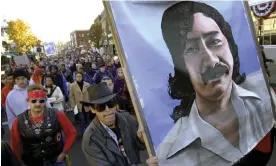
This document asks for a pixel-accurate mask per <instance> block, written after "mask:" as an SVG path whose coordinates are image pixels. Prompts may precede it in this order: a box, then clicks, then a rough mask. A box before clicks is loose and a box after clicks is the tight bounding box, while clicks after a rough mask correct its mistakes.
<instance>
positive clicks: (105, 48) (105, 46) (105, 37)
mask: <svg viewBox="0 0 276 166" xmlns="http://www.w3.org/2000/svg"><path fill="white" fill-rule="evenodd" d="M96 22H100V23H101V26H102V30H103V34H102V40H101V48H100V52H101V53H102V54H110V55H115V54H117V52H116V48H115V44H114V41H113V36H112V33H111V26H110V24H109V22H108V19H107V17H106V13H105V11H102V13H101V14H100V15H99V16H98V17H97V18H96V19H95V20H94V23H96Z"/></svg>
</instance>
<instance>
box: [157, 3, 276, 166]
mask: <svg viewBox="0 0 276 166" xmlns="http://www.w3.org/2000/svg"><path fill="white" fill-rule="evenodd" d="M161 28H162V34H163V38H164V40H165V42H166V44H167V46H168V49H169V51H170V53H171V56H172V59H173V62H174V70H175V75H174V76H173V77H172V76H171V75H170V77H169V89H170V90H169V93H170V96H171V97H172V98H174V99H179V100H181V103H180V105H179V106H177V108H176V109H175V112H174V113H173V115H172V117H173V118H175V119H174V120H175V121H176V124H175V126H174V127H173V128H172V129H171V131H170V132H169V134H168V135H167V137H166V138H165V140H164V141H163V143H161V145H160V146H159V149H158V150H157V153H158V157H159V158H161V159H166V160H168V161H171V162H168V161H167V162H166V163H167V164H170V163H171V164H172V163H174V164H173V165H177V164H175V163H178V164H179V165H202V164H203V163H205V164H206V165H220V166H221V165H227V164H228V165H231V164H233V163H235V162H236V161H238V160H239V159H240V158H242V157H243V156H244V155H246V154H247V153H248V152H249V151H250V150H252V149H253V148H254V146H256V144H257V143H258V142H259V141H260V140H261V139H262V138H263V137H264V136H265V134H266V133H267V132H268V131H269V129H271V127H272V124H273V120H272V119H271V117H273V113H272V108H271V105H270V102H271V101H270V99H269V95H268V93H267V89H266V85H265V82H264V80H263V75H262V72H261V71H258V72H255V73H252V74H250V75H245V74H244V73H241V72H240V64H239V55H238V46H237V45H236V44H235V41H234V39H233V36H232V32H231V27H230V25H229V24H228V23H227V22H226V21H225V20H224V18H223V16H222V15H221V14H220V13H219V12H218V11H217V10H216V9H214V8H212V7H211V6H208V5H206V4H204V3H199V2H179V3H177V4H175V5H173V6H171V7H169V8H168V9H167V10H166V11H165V12H164V14H163V17H162V23H161ZM178 118H179V119H178ZM161 164H162V162H161Z"/></svg>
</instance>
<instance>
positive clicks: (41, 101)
mask: <svg viewBox="0 0 276 166" xmlns="http://www.w3.org/2000/svg"><path fill="white" fill-rule="evenodd" d="M45 101H46V100H45V99H40V100H36V99H34V100H31V103H33V104H35V103H37V102H39V103H40V104H42V103H45Z"/></svg>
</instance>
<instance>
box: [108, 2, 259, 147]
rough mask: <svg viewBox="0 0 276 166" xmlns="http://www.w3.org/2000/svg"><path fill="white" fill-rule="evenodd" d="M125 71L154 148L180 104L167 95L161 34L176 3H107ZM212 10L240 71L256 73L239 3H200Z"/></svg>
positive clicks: (169, 69)
mask: <svg viewBox="0 0 276 166" xmlns="http://www.w3.org/2000/svg"><path fill="white" fill-rule="evenodd" d="M109 3H110V5H111V9H112V14H113V17H114V21H115V26H116V28H117V32H118V34H119V37H120V40H121V43H122V46H123V51H124V53H125V56H126V59H127V63H128V68H129V72H130V75H131V76H132V79H133V80H134V82H135V86H136V91H137V93H138V97H139V98H140V103H141V105H142V108H143V113H144V115H145V119H146V122H147V124H148V127H149V131H150V134H151V137H152V140H153V144H154V147H155V148H156V147H157V146H158V145H159V144H160V143H161V141H162V140H163V138H164V137H165V136H166V135H167V133H168V131H169V130H170V129H171V127H172V126H173V120H172V119H171V118H170V114H171V112H172V110H173V108H174V107H175V106H176V105H178V104H179V102H180V101H178V100H172V99H171V98H170V96H169V95H168V92H167V89H168V88H167V86H168V76H169V73H172V75H174V73H173V71H174V70H173V63H172V59H171V55H170V53H169V50H168V48H167V46H166V44H165V42H164V41H163V38H162V34H161V18H162V14H163V12H164V10H165V9H167V8H168V7H169V6H171V5H172V4H174V3H177V2H172V1H170V2H164V1H162V2H131V1H120V2H118V1H110V2H109ZM204 3H206V4H208V5H210V6H213V7H214V8H216V9H217V10H218V11H219V12H220V13H221V14H222V15H223V16H224V18H225V20H226V21H227V22H229V24H230V25H231V27H232V32H233V35H234V39H235V42H236V44H237V45H238V48H239V57H240V63H241V68H240V70H241V72H245V73H246V74H250V73H253V72H256V71H258V70H260V65H259V60H258V56H257V51H256V47H255V43H254V39H253V36H252V34H251V31H250V25H249V23H248V20H247V15H246V13H245V9H244V7H243V3H242V2H241V1H232V2H230V1H229V2H227V1H223V2H217V1H214V2H204Z"/></svg>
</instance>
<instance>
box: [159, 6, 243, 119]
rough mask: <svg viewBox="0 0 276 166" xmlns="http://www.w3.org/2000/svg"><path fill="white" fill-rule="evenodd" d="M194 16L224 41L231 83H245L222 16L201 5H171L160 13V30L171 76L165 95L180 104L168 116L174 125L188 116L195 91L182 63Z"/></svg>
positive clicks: (236, 52)
mask: <svg viewBox="0 0 276 166" xmlns="http://www.w3.org/2000/svg"><path fill="white" fill-rule="evenodd" d="M195 13H203V14H204V15H205V16H206V17H209V18H212V19H213V20H214V21H215V22H216V23H217V25H218V26H219V27H220V30H221V32H222V33H223V35H224V36H225V37H226V39H227V41H228V43H229V47H230V51H231V53H232V56H233V60H234V66H233V74H232V79H233V81H234V82H235V83H236V84H241V83H243V82H244V81H245V79H246V75H245V74H244V73H242V74H241V73H240V62H239V56H238V47H237V45H236V43H235V41H234V38H233V35H232V31H231V27H230V25H229V23H228V22H226V21H225V20H224V18H223V16H222V15H221V14H220V13H219V12H218V11H217V10H216V9H215V8H213V7H211V6H209V5H206V4H204V3H199V2H191V1H184V2H179V3H176V4H174V5H172V6H171V7H169V8H168V9H167V10H165V12H164V13H163V16H162V22H161V29H162V35H163V39H164V41H165V42H166V45H167V47H168V49H169V51H170V54H171V56H172V59H173V63H174V72H175V73H174V74H175V75H174V76H172V75H171V74H169V80H168V82H169V85H168V92H169V95H170V96H171V98H173V99H178V100H181V102H180V105H178V106H176V107H175V108H174V110H173V114H172V115H171V117H172V118H173V119H174V121H175V122H176V121H177V120H178V119H179V118H181V117H184V116H188V115H189V113H190V110H191V107H192V104H193V101H194V100H195V90H194V88H193V85H192V83H191V80H190V76H189V74H188V73H187V69H186V66H185V63H184V62H183V52H184V50H185V47H186V39H187V33H188V32H190V31H192V27H193V22H194V18H193V15H194V14H195Z"/></svg>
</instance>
